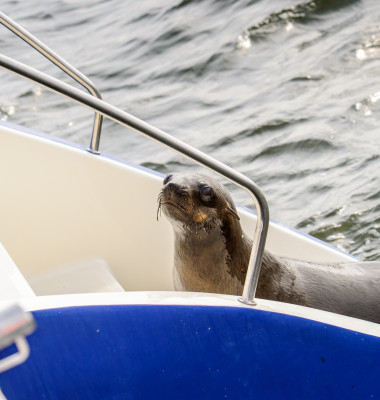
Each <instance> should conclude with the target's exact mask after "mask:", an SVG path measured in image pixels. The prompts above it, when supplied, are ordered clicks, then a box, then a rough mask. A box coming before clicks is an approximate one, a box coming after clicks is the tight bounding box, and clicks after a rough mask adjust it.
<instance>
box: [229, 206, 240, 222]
mask: <svg viewBox="0 0 380 400" xmlns="http://www.w3.org/2000/svg"><path fill="white" fill-rule="evenodd" d="M226 212H227V213H228V214H231V215H232V216H233V217H234V218H236V219H237V220H238V221H240V217H239V216H238V215H237V213H236V211H234V210H233V209H232V208H231V207H229V206H227V208H226Z"/></svg>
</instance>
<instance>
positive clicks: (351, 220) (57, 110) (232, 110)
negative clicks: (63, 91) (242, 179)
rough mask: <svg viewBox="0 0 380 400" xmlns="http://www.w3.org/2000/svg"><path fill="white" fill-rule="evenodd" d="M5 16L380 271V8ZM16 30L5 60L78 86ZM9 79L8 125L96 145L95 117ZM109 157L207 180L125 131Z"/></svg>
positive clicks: (220, 6)
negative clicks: (377, 264) (93, 140)
mask: <svg viewBox="0 0 380 400" xmlns="http://www.w3.org/2000/svg"><path fill="white" fill-rule="evenodd" d="M0 4H1V8H0V9H1V11H2V12H4V13H6V14H7V15H8V16H9V17H11V18H13V19H14V20H16V21H17V22H18V23H20V24H21V25H22V26H24V27H25V28H26V29H28V30H29V31H30V32H31V33H33V34H34V35H35V36H37V37H38V38H39V39H40V40H42V41H43V42H45V43H46V44H47V45H48V46H50V47H51V48H53V49H54V50H55V51H56V52H57V53H58V54H60V55H61V56H62V57H64V58H65V59H67V60H68V61H69V62H71V63H72V64H73V65H74V66H75V67H77V68H78V69H79V70H80V71H82V72H83V73H84V74H86V75H87V76H88V77H89V78H90V79H91V80H92V81H93V82H94V83H95V84H96V85H97V87H98V88H99V90H100V92H101V93H102V96H103V98H104V99H105V100H106V101H108V102H110V103H111V104H114V105H116V106H118V107H120V108H122V109H123V110H125V111H127V112H129V113H131V114H133V115H135V116H137V117H139V118H141V119H144V120H146V121H147V122H149V123H151V124H153V125H155V126H157V127H158V128H160V129H163V130H165V131H166V132H167V133H169V134H172V135H173V136H175V137H177V138H179V139H181V140H184V141H186V142H188V143H189V144H191V145H193V146H195V147H197V148H199V149H201V150H202V151H205V152H207V153H208V154H210V155H211V156H213V157H215V158H217V159H219V160H220V161H222V162H224V163H226V164H228V165H230V166H232V167H233V168H235V169H237V170H239V171H240V172H242V173H244V174H246V175H247V176H248V177H250V178H251V179H252V180H254V181H255V182H256V183H257V184H258V185H259V186H260V187H261V189H262V190H263V192H264V194H265V195H266V197H267V200H268V203H269V207H270V212H271V217H272V218H273V219H275V220H277V221H280V222H282V223H284V224H287V225H291V226H293V227H295V228H297V229H300V230H301V231H303V232H306V233H309V234H311V235H314V236H315V237H318V238H320V239H322V240H325V241H327V242H329V243H331V244H333V245H335V246H337V247H338V248H340V249H342V250H345V251H347V252H349V253H351V254H353V255H355V256H357V257H358V258H361V259H363V260H375V259H380V245H379V244H380V176H379V172H378V171H379V170H380V151H379V145H380V128H379V127H380V2H379V1H378V0H315V1H305V2H302V1H300V0H298V1H295V0H271V1H268V0H235V1H231V0H224V1H221V0H219V1H216V0H203V1H200V0H198V1H195V0H193V1H191V0H161V1H159V2H158V1H138V0H129V1H121V0H107V1H105V0H104V1H101V0H42V1H41V0H38V1H37V0H28V1H18V0H1V1H0ZM0 29H1V31H0V46H1V52H2V53H4V54H6V55H7V56H10V57H13V58H15V59H17V60H19V61H22V62H24V63H27V64H29V65H31V66H33V67H35V68H38V69H41V70H42V71H44V72H46V73H49V74H51V75H53V76H55V77H58V78H61V79H63V80H65V81H66V82H69V83H71V81H70V78H67V77H65V76H64V74H63V73H62V72H61V71H60V70H58V69H57V68H56V67H54V66H52V65H50V64H49V62H47V61H46V60H45V59H44V58H43V57H42V56H41V55H39V54H37V53H36V52H35V51H33V50H32V49H31V48H29V47H28V46H27V45H26V44H25V43H24V42H22V41H21V40H20V39H19V38H17V37H14V36H13V35H12V34H11V33H10V32H8V31H7V29H6V28H4V27H0ZM0 82H1V91H0V118H1V119H3V120H8V121H11V122H14V123H18V124H23V125H26V126H28V127H30V128H33V129H37V130H40V131H44V132H47V133H52V134H54V135H56V136H59V137H63V138H66V139H69V140H71V141H74V142H77V143H80V144H84V145H86V146H87V145H88V144H89V141H90V133H91V128H92V122H93V115H92V113H91V112H89V111H88V110H85V109H83V108H81V107H80V106H78V105H76V104H73V103H70V102H69V101H67V100H65V99H63V98H61V97H59V96H57V95H55V94H53V93H50V92H49V91H47V90H45V89H41V88H40V87H38V86H35V85H33V84H31V83H29V82H26V81H24V80H22V79H21V78H18V77H15V76H13V75H11V74H10V73H8V72H4V71H0ZM74 85H75V84H74ZM100 149H101V151H102V152H106V153H110V154H112V155H114V156H117V157H122V158H124V159H127V160H130V161H132V162H135V163H139V164H142V165H145V166H147V167H150V168H152V169H155V170H157V171H160V172H163V173H168V172H176V171H200V170H201V167H199V166H197V165H195V164H193V163H192V162H190V161H189V160H187V159H185V158H182V157H180V156H179V155H177V154H175V153H173V152H171V151H170V150H167V149H164V148H162V147H160V146H159V145H158V144H156V143H153V142H151V141H149V140H148V139H146V138H144V137H141V136H139V135H138V134H136V133H135V132H132V131H129V130H127V129H125V128H123V127H120V126H118V125H116V124H115V123H113V122H110V121H105V122H104V125H103V130H102V138H101V143H100ZM227 186H228V188H229V189H230V191H231V192H232V194H233V197H234V199H235V201H236V202H238V203H240V204H243V205H245V206H248V207H253V204H252V201H251V200H250V198H249V197H248V195H246V194H245V193H244V192H243V191H242V190H240V189H238V188H236V187H234V186H233V185H231V184H227Z"/></svg>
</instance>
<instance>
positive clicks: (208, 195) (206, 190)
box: [200, 186, 214, 202]
mask: <svg viewBox="0 0 380 400" xmlns="http://www.w3.org/2000/svg"><path fill="white" fill-rule="evenodd" d="M200 195H201V199H202V200H203V201H206V202H207V201H210V200H211V199H212V198H213V197H214V191H213V190H212V189H211V188H210V187H209V186H204V187H202V188H201V190H200Z"/></svg>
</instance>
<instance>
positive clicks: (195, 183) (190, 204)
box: [157, 174, 380, 323]
mask: <svg viewBox="0 0 380 400" xmlns="http://www.w3.org/2000/svg"><path fill="white" fill-rule="evenodd" d="M204 188H211V192H212V194H213V196H212V198H210V199H209V200H207V201H204V200H203V199H202V196H201V195H200V193H201V192H202V191H204V190H205V191H206V192H207V193H209V192H210V191H209V190H208V189H204ZM206 197H207V196H206ZM207 198H208V197H207ZM158 204H159V205H158V211H157V216H158V214H159V212H160V211H161V210H162V211H163V212H164V214H165V216H166V217H167V218H168V219H169V221H170V222H171V224H172V226H173V229H174V233H175V243H174V248H175V256H174V280H175V286H176V288H177V289H180V290H188V291H199V292H213V293H226V294H234V295H241V293H242V289H243V285H244V281H245V276H246V272H247V267H248V262H249V257H250V253H251V247H252V242H251V240H250V239H249V238H248V237H247V236H246V235H245V234H244V232H243V231H242V228H241V225H240V221H239V217H238V215H237V211H236V208H235V205H234V203H233V200H232V198H231V196H230V195H229V193H228V192H227V191H226V190H225V189H224V187H223V186H222V185H220V184H219V183H218V182H217V181H216V180H214V179H212V178H211V177H209V176H206V175H200V174H174V175H168V177H166V178H165V180H164V187H163V189H162V191H161V192H160V194H159V197H158ZM379 287H380V264H378V263H336V264H331V265H329V266H326V264H317V263H308V262H303V261H298V260H291V259H287V258H283V257H278V256H275V255H273V254H271V253H269V252H268V251H265V252H264V256H263V260H262V265H261V270H260V277H259V282H258V287H257V292H256V294H257V297H259V298H265V299H269V300H277V301H283V302H287V303H293V304H299V305H304V306H310V307H313V308H319V309H322V310H327V311H332V312H337V313H341V314H344V315H350V316H354V317H358V318H363V319H367V320H370V321H374V322H378V323H379V322H380V289H379Z"/></svg>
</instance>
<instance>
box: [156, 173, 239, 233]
mask: <svg viewBox="0 0 380 400" xmlns="http://www.w3.org/2000/svg"><path fill="white" fill-rule="evenodd" d="M161 209H162V211H163V213H164V214H165V216H166V217H167V218H168V219H169V221H170V222H171V224H172V226H173V228H174V229H175V230H176V229H182V230H183V229H185V230H188V231H191V230H195V231H199V229H200V228H204V229H206V230H208V231H209V230H211V229H213V228H214V227H215V226H221V225H222V224H226V223H227V221H228V220H231V219H232V220H236V221H238V220H239V217H238V215H237V212H236V208H235V205H234V202H233V200H232V198H231V196H230V194H229V193H228V192H227V190H226V189H225V188H224V187H223V186H222V185H221V184H220V183H219V182H218V181H217V180H215V179H213V178H211V177H210V176H208V175H203V174H184V173H178V174H170V175H167V176H166V178H165V179H164V181H163V189H162V190H161V192H160V194H159V196H158V212H159V211H160V210H161Z"/></svg>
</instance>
